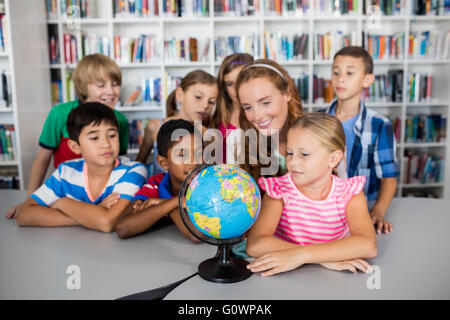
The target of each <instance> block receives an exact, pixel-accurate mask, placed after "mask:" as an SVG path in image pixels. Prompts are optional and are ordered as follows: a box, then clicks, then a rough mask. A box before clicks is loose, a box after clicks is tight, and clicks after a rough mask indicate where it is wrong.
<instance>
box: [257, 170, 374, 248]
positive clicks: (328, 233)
mask: <svg viewBox="0 0 450 320" xmlns="http://www.w3.org/2000/svg"><path fill="white" fill-rule="evenodd" d="M332 179H333V182H332V186H331V190H330V193H329V194H328V197H327V198H326V199H325V200H320V201H316V200H311V199H309V198H308V197H307V196H305V195H304V194H303V193H301V192H300V190H298V188H297V186H296V185H295V183H294V181H293V180H292V177H291V175H290V174H289V173H287V174H285V175H284V176H281V177H270V178H259V180H258V183H259V186H260V187H261V188H262V189H263V190H265V191H266V192H267V194H268V195H269V196H270V197H271V198H273V199H282V200H283V202H284V207H283V212H282V215H281V218H280V221H279V223H278V226H277V229H276V231H275V234H274V235H275V236H276V237H278V238H280V239H283V240H286V241H289V242H292V243H296V244H300V245H308V244H315V243H323V242H328V241H333V240H338V239H342V238H344V237H346V236H348V235H349V233H350V232H349V227H348V223H347V216H346V214H345V209H346V206H347V203H348V202H349V201H350V199H351V198H352V197H353V196H355V195H357V194H359V193H360V192H361V191H362V190H363V187H364V183H365V181H366V177H363V176H356V177H352V178H348V179H342V178H339V177H337V176H335V175H332Z"/></svg>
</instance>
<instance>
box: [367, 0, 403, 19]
mask: <svg viewBox="0 0 450 320" xmlns="http://www.w3.org/2000/svg"><path fill="white" fill-rule="evenodd" d="M405 2H406V0H364V1H363V12H364V14H366V15H368V16H370V15H372V14H378V13H379V14H381V15H384V16H400V15H404V14H405V7H406V3H405Z"/></svg>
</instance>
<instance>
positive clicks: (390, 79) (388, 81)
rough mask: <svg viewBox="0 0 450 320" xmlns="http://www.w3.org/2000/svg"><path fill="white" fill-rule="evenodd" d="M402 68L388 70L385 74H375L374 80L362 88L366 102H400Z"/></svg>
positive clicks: (401, 94) (401, 99)
mask: <svg viewBox="0 0 450 320" xmlns="http://www.w3.org/2000/svg"><path fill="white" fill-rule="evenodd" d="M402 96H403V70H389V71H388V73H387V74H379V75H375V81H374V82H373V83H372V85H371V86H370V87H369V88H366V89H364V91H363V99H364V101H366V102H402V101H403V98H402Z"/></svg>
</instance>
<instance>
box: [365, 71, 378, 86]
mask: <svg viewBox="0 0 450 320" xmlns="http://www.w3.org/2000/svg"><path fill="white" fill-rule="evenodd" d="M374 81H375V75H374V74H373V73H369V74H366V75H365V76H364V81H363V88H364V89H366V88H369V87H370V86H371V85H372V83H373V82H374Z"/></svg>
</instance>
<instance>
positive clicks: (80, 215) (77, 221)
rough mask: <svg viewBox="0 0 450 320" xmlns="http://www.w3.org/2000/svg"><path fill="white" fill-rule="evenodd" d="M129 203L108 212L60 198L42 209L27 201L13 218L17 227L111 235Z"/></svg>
mask: <svg viewBox="0 0 450 320" xmlns="http://www.w3.org/2000/svg"><path fill="white" fill-rule="evenodd" d="M129 203H130V201H129V200H126V199H119V200H118V201H117V202H116V203H115V204H114V205H112V206H111V207H110V208H109V209H106V208H104V207H103V206H100V205H95V204H90V203H85V202H81V201H77V200H73V199H70V198H60V199H59V200H57V201H56V202H55V203H53V204H52V205H51V207H44V206H41V205H40V204H38V203H37V202H36V201H35V200H34V199H32V198H28V199H27V201H25V203H24V206H23V207H22V209H21V210H20V211H19V213H18V214H17V217H16V221H17V224H18V225H19V226H39V227H59V226H74V225H82V226H84V227H86V228H89V229H94V230H98V231H102V232H105V233H109V232H112V231H113V230H114V229H115V225H116V223H117V221H118V220H119V218H120V216H121V214H122V212H123V211H124V210H125V208H126V207H127V205H128V204H129Z"/></svg>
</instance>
